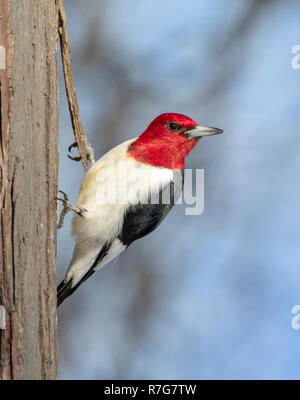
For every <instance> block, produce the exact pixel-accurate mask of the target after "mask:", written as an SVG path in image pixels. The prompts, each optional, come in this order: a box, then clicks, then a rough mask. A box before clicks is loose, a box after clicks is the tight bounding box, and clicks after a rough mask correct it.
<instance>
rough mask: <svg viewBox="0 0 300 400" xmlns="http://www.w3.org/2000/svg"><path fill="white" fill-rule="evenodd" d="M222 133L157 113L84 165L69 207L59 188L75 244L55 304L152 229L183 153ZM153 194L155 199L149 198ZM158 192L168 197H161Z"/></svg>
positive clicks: (175, 183) (163, 211)
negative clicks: (142, 128)
mask: <svg viewBox="0 0 300 400" xmlns="http://www.w3.org/2000/svg"><path fill="white" fill-rule="evenodd" d="M222 132H223V131H222V130H221V129H217V128H212V127H208V126H200V125H199V124H197V123H196V122H195V121H194V120H192V119H191V118H189V117H187V116H185V115H182V114H176V113H165V114H161V115H159V116H158V117H157V118H155V119H154V120H153V121H152V122H151V123H150V125H149V126H148V128H147V129H146V130H145V131H144V132H143V133H142V134H141V135H140V136H139V137H137V138H134V139H131V140H128V141H126V142H124V143H121V144H120V145H118V146H116V147H114V148H113V149H112V150H110V151H109V152H108V153H106V154H105V155H104V156H103V157H102V158H100V159H99V160H98V161H97V162H96V163H94V164H93V165H92V166H91V167H90V169H89V170H88V172H87V174H86V176H85V179H84V180H83V182H82V184H81V188H80V193H79V197H78V200H77V203H76V206H75V207H73V206H72V205H71V204H70V203H69V201H68V197H67V195H66V194H64V193H63V192H62V193H63V194H64V199H60V200H63V202H64V207H65V211H64V213H66V212H67V211H69V210H72V211H74V216H73V221H72V235H73V236H75V248H74V252H73V257H72V260H71V262H70V265H69V267H68V270H67V273H66V275H65V278H64V280H63V281H62V282H61V283H60V285H59V286H58V288H57V304H58V306H59V305H60V304H61V303H62V302H63V301H64V300H65V298H66V297H68V296H70V295H71V294H72V293H73V292H74V291H75V290H76V289H77V288H78V287H79V286H80V285H81V284H82V283H83V282H84V281H85V280H86V279H87V278H89V277H90V276H91V275H92V274H93V273H94V272H95V271H96V270H98V269H100V268H102V267H103V266H104V265H106V264H107V263H109V262H110V261H111V260H113V259H114V258H116V257H117V256H118V255H119V254H120V253H121V252H122V251H123V250H125V249H126V248H127V247H128V246H129V245H130V244H131V243H133V242H134V241H135V240H137V239H140V238H142V237H143V236H146V235H148V234H149V233H150V232H152V231H153V230H154V229H156V228H157V227H158V225H159V224H160V223H161V222H162V220H163V219H164V218H165V217H166V216H167V214H168V213H169V212H170V210H171V209H172V207H173V205H174V204H175V203H176V200H177V199H178V197H179V196H180V193H181V191H182V187H183V171H184V166H185V158H186V156H187V155H188V154H189V152H190V151H191V150H192V149H193V148H194V147H195V145H196V144H197V142H198V141H199V139H200V138H202V137H204V136H210V135H216V134H219V133H222ZM125 170H126V171H125ZM125 174H126V177H127V178H126V177H125ZM128 176H130V177H131V178H132V177H133V178H132V179H131V180H130V179H128ZM153 193H154V195H153ZM155 193H156V194H157V193H158V196H157V197H158V198H156V200H155V201H151V200H153V198H152V195H153V197H155ZM164 196H165V197H166V198H168V200H169V201H162V198H163V197H164Z"/></svg>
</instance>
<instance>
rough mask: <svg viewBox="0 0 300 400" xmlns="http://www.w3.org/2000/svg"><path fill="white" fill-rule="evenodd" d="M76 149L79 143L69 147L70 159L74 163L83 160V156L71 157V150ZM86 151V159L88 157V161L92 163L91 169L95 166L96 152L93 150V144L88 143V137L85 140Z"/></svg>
mask: <svg viewBox="0 0 300 400" xmlns="http://www.w3.org/2000/svg"><path fill="white" fill-rule="evenodd" d="M74 147H78V146H77V142H74V143H72V144H71V145H70V146H69V147H68V152H69V154H68V157H69V158H70V159H71V160H73V161H80V160H81V156H78V157H72V156H71V150H72V149H73V148H74ZM84 149H85V154H86V157H87V159H88V161H89V162H90V164H91V167H92V166H93V165H94V164H95V155H94V150H93V148H92V146H91V144H90V143H89V142H88V141H87V138H86V137H85V138H84Z"/></svg>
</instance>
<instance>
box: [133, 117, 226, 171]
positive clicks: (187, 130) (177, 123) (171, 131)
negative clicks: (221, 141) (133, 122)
mask: <svg viewBox="0 0 300 400" xmlns="http://www.w3.org/2000/svg"><path fill="white" fill-rule="evenodd" d="M217 133H222V131H221V130H220V129H217V128H211V127H203V126H199V125H198V124H197V122H195V121H194V120H192V119H191V118H189V117H186V116H185V115H182V114H175V113H166V114H161V115H159V116H158V117H157V118H155V119H154V120H153V121H152V122H151V124H150V125H149V126H148V128H147V129H146V130H145V132H143V133H142V134H141V135H140V136H139V137H138V138H137V140H136V141H134V142H133V143H132V144H131V145H130V146H129V149H128V156H129V157H133V158H135V159H136V160H137V161H140V162H144V163H147V164H151V165H153V166H157V167H164V168H169V169H182V168H184V159H185V157H186V156H187V155H188V154H189V152H190V151H191V150H192V148H193V147H194V146H195V145H196V144H197V142H198V140H199V139H200V138H201V137H202V136H208V135H213V134H217Z"/></svg>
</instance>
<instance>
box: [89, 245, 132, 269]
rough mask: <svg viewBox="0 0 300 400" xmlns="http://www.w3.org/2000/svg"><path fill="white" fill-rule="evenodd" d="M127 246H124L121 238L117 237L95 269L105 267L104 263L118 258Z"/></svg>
mask: <svg viewBox="0 0 300 400" xmlns="http://www.w3.org/2000/svg"><path fill="white" fill-rule="evenodd" d="M125 248H126V246H124V244H123V243H122V242H121V241H120V240H119V239H115V240H114V241H113V242H112V244H111V246H110V248H109V250H108V253H107V255H106V256H105V257H104V258H103V259H102V260H101V262H100V263H99V264H98V265H97V266H96V268H95V271H97V270H98V269H100V268H102V267H104V265H106V264H107V263H109V262H110V261H112V260H113V259H114V258H116V257H117V256H118V255H119V254H121V253H122V251H123V250H125Z"/></svg>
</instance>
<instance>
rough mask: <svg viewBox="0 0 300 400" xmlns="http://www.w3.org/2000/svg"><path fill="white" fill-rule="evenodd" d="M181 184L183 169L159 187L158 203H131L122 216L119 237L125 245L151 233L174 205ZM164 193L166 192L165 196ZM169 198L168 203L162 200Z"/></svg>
mask: <svg viewBox="0 0 300 400" xmlns="http://www.w3.org/2000/svg"><path fill="white" fill-rule="evenodd" d="M182 186H183V170H182V171H177V173H176V174H175V173H174V181H172V182H170V184H168V185H166V186H165V187H164V188H160V191H159V201H158V204H149V203H151V198H150V197H149V199H148V204H141V203H138V204H136V205H131V206H130V207H129V209H128V210H127V212H126V213H125V216H124V223H123V227H122V231H121V233H120V235H119V237H118V238H119V239H120V240H121V242H122V243H123V244H124V245H125V246H129V245H130V244H131V243H132V242H134V241H135V240H137V239H140V238H141V237H143V236H146V235H148V234H149V233H151V232H152V231H153V230H154V229H155V228H157V226H158V225H159V224H160V223H161V222H162V221H163V219H164V218H165V217H166V216H167V214H168V213H169V212H170V210H171V209H172V207H173V206H174V204H175V202H176V200H177V198H178V196H179V195H180V193H181V190H182ZM165 193H168V195H167V196H165ZM168 198H169V202H168V204H164V201H165V200H166V199H168Z"/></svg>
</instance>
